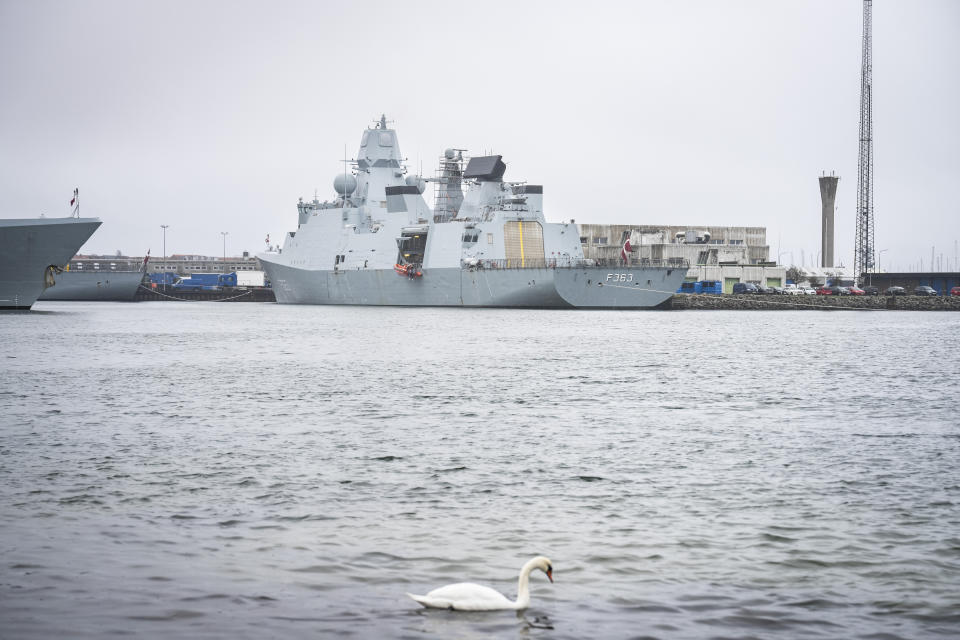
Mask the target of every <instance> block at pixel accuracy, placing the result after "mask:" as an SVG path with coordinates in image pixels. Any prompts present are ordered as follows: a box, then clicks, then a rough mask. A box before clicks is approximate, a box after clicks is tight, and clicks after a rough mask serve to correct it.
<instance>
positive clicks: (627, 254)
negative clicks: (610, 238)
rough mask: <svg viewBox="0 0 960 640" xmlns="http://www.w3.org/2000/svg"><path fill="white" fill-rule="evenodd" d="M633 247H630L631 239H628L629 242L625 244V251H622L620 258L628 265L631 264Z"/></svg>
mask: <svg viewBox="0 0 960 640" xmlns="http://www.w3.org/2000/svg"><path fill="white" fill-rule="evenodd" d="M632 249H633V247H631V246H630V238H627V241H626V242H624V243H623V249H621V250H620V258H621V259H622V260H623V261H624V262H625V263H627V264H630V251H632Z"/></svg>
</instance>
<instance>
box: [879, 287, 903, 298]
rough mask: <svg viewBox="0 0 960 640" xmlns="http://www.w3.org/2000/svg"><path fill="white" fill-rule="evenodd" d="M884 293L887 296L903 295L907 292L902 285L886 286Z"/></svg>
mask: <svg viewBox="0 0 960 640" xmlns="http://www.w3.org/2000/svg"><path fill="white" fill-rule="evenodd" d="M884 293H885V294H887V295H888V296H903V295H906V294H907V292H906V290H905V289H904V288H903V287H887V290H886V291H884Z"/></svg>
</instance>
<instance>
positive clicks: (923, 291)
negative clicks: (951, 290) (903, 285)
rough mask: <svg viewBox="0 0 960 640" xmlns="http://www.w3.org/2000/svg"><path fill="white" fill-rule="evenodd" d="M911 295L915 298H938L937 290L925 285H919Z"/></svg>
mask: <svg viewBox="0 0 960 640" xmlns="http://www.w3.org/2000/svg"><path fill="white" fill-rule="evenodd" d="M913 295H915V296H938V295H940V294H939V293H937V290H936V289H934V288H933V287H928V286H927V285H925V284H924V285H920V286H919V287H916V288H914V290H913Z"/></svg>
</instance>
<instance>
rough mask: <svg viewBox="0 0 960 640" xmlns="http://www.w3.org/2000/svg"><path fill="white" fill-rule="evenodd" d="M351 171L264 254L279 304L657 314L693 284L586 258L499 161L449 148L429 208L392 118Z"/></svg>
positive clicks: (565, 226) (301, 207)
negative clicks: (647, 310) (675, 294)
mask: <svg viewBox="0 0 960 640" xmlns="http://www.w3.org/2000/svg"><path fill="white" fill-rule="evenodd" d="M352 169H353V170H352V171H351V172H350V173H344V174H341V175H339V176H337V177H336V179H335V180H334V189H335V191H336V193H337V197H336V198H335V199H334V200H332V201H328V202H320V201H319V200H317V199H316V198H315V199H314V200H313V201H312V202H303V201H302V199H301V201H300V202H299V203H298V205H297V209H298V215H299V220H298V225H297V230H296V231H292V232H289V233H288V234H287V236H286V238H285V241H284V244H283V247H282V248H281V249H279V250H277V251H269V252H266V253H263V254H260V255H259V256H258V257H259V258H260V261H261V263H262V264H263V266H264V269H265V270H266V272H267V274H268V276H269V278H270V280H271V281H272V282H273V286H274V290H275V293H276V297H277V301H278V302H281V303H300V304H359V305H409V306H421V305H425V306H468V307H559V308H570V307H591V308H649V307H654V306H656V305H658V304H660V303H661V302H664V301H665V300H667V299H668V298H669V297H670V296H671V295H672V293H673V292H674V291H676V289H677V287H678V286H679V284H680V282H682V281H683V278H684V274H685V271H686V269H685V266H686V265H680V264H658V263H653V262H651V261H646V263H645V264H636V265H631V264H629V256H628V254H626V253H625V254H624V260H623V261H621V262H620V263H619V264H613V265H605V266H601V265H597V264H596V263H595V261H590V260H585V259H584V257H583V250H582V248H581V245H580V237H579V232H578V230H577V227H576V225H575V224H573V222H572V221H571V222H569V223H550V222H547V221H546V219H545V218H544V214H543V187H542V186H540V185H530V184H526V183H522V182H509V181H505V180H504V175H505V172H506V164H505V163H504V162H503V159H502V157H501V156H495V155H494V156H479V157H473V158H469V159H467V158H464V156H463V150H459V149H448V150H447V151H446V152H445V153H444V156H443V158H442V159H441V164H440V170H439V171H438V174H437V177H436V178H431V179H430V181H432V182H434V183H435V185H434V186H435V193H436V204H435V208H434V209H433V210H431V209H430V208H429V207H428V205H427V203H426V201H425V199H424V197H423V192H424V190H425V186H426V183H427V180H425V179H424V178H422V177H420V176H416V175H407V172H406V168H405V167H404V166H403V163H402V156H401V154H400V148H399V145H398V142H397V135H396V131H394V130H393V129H391V128H389V127H388V126H387V121H386V118H385V117H382V118H381V119H380V121H379V122H378V123H377V124H376V125H375V127H374V128H371V129H367V130H366V131H364V132H363V136H362V138H361V141H360V150H359V153H358V154H357V158H356V159H355V160H353V161H352Z"/></svg>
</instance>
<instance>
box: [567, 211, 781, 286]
mask: <svg viewBox="0 0 960 640" xmlns="http://www.w3.org/2000/svg"><path fill="white" fill-rule="evenodd" d="M577 226H578V227H579V229H580V244H581V245H582V246H583V254H584V256H585V257H587V258H592V259H595V260H608V261H613V262H615V261H618V260H620V259H621V258H620V252H621V250H622V249H623V246H624V243H625V242H626V241H627V240H628V239H629V240H630V248H631V252H630V260H631V261H641V262H642V261H643V260H666V261H671V260H676V261H677V262H678V264H680V263H683V262H684V261H686V263H688V264H689V269H688V271H687V278H686V279H687V280H688V281H698V280H719V281H721V282H723V290H724V292H727V293H732V292H733V285H734V284H736V283H738V282H752V283H755V284H763V285H766V286H782V285H783V284H784V283H785V282H786V268H785V267H783V266H779V265H777V264H776V263H775V262H771V261H770V247H769V245H767V230H766V228H765V227H697V226H660V225H604V224H581V225H577Z"/></svg>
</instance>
